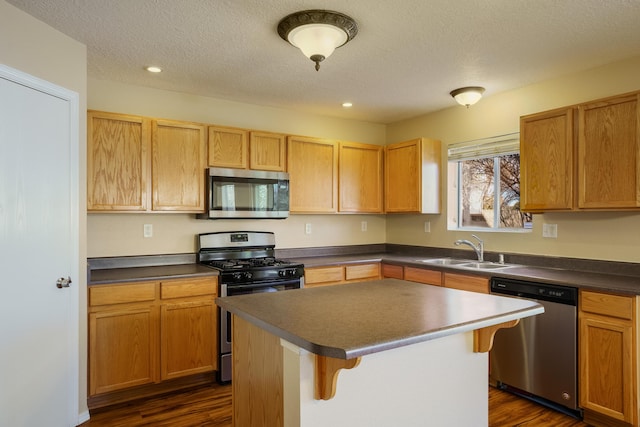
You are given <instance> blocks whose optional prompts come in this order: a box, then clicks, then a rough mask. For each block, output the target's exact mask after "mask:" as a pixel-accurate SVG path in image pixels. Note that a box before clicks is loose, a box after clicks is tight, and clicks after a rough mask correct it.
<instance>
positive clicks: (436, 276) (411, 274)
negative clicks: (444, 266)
mask: <svg viewBox="0 0 640 427" xmlns="http://www.w3.org/2000/svg"><path fill="white" fill-rule="evenodd" d="M404 280H409V281H411V282H418V283H426V284H427V285H436V286H442V273H441V272H440V271H438V270H426V269H424V268H414V267H405V268H404Z"/></svg>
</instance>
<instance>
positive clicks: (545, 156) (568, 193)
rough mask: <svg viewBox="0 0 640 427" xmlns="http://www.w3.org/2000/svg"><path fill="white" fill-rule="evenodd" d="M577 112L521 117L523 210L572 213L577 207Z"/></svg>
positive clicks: (555, 112) (554, 111)
mask: <svg viewBox="0 0 640 427" xmlns="http://www.w3.org/2000/svg"><path fill="white" fill-rule="evenodd" d="M576 113H577V111H576V109H574V108H561V109H557V110H553V111H547V112H544V113H538V114H532V115H529V116H523V117H521V118H520V187H521V188H522V193H521V194H520V204H521V208H522V210H523V211H527V212H544V211H563V210H571V209H572V208H573V206H574V204H575V192H574V181H575V154H574V150H575V148H574V123H575V116H576Z"/></svg>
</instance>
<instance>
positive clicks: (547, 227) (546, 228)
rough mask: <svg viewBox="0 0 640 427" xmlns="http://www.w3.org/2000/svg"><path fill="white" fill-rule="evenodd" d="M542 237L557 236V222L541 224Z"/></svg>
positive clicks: (554, 237)
mask: <svg viewBox="0 0 640 427" xmlns="http://www.w3.org/2000/svg"><path fill="white" fill-rule="evenodd" d="M542 237H550V238H552V239H557V238H558V224H542Z"/></svg>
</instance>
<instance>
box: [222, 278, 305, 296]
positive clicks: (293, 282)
mask: <svg viewBox="0 0 640 427" xmlns="http://www.w3.org/2000/svg"><path fill="white" fill-rule="evenodd" d="M290 285H296V287H298V288H299V287H301V283H300V279H291V280H281V281H267V282H258V283H246V284H233V285H230V284H228V283H227V284H223V285H222V286H223V287H225V289H226V292H225V294H226V295H229V292H232V293H233V291H234V290H241V291H244V290H248V289H260V288H269V287H280V286H290Z"/></svg>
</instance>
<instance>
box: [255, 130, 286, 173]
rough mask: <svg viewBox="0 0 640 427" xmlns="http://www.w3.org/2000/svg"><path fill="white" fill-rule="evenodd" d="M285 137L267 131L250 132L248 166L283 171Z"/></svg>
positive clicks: (284, 168) (284, 166) (284, 167)
mask: <svg viewBox="0 0 640 427" xmlns="http://www.w3.org/2000/svg"><path fill="white" fill-rule="evenodd" d="M285 153H286V138H285V136H284V135H281V134H277V133H267V132H251V137H250V139H249V168H250V169H258V170H265V171H277V172H284V171H285V170H286V165H285V160H286V157H285Z"/></svg>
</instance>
